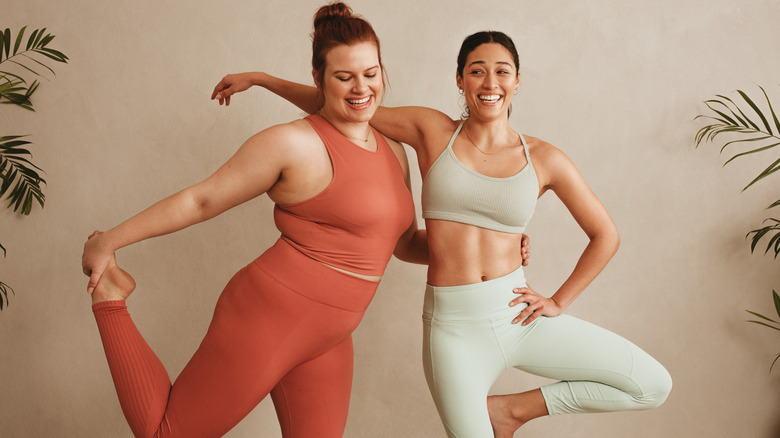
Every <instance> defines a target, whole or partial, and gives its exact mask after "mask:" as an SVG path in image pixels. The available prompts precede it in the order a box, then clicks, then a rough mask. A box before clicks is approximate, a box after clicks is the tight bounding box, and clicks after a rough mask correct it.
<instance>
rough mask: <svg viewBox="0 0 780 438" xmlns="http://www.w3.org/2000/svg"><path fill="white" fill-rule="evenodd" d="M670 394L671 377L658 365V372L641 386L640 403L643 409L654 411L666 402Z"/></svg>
mask: <svg viewBox="0 0 780 438" xmlns="http://www.w3.org/2000/svg"><path fill="white" fill-rule="evenodd" d="M671 392H672V376H671V375H670V374H669V372H668V371H666V368H664V367H663V366H661V365H660V364H659V365H658V370H656V372H655V373H653V375H652V376H651V377H650V378H649V379H647V381H646V382H645V385H643V391H642V393H643V394H642V396H641V400H640V401H641V403H642V405H643V408H644V409H655V408H657V407H659V406H661V405H662V404H663V403H664V402H665V401H666V399H667V398H668V397H669V393H671Z"/></svg>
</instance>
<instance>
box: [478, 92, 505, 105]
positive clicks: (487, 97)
mask: <svg viewBox="0 0 780 438" xmlns="http://www.w3.org/2000/svg"><path fill="white" fill-rule="evenodd" d="M500 98H501V96H499V95H498V94H488V95H481V96H479V100H481V101H484V102H490V103H493V102H498V99H500Z"/></svg>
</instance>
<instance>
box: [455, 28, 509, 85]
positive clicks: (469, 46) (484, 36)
mask: <svg viewBox="0 0 780 438" xmlns="http://www.w3.org/2000/svg"><path fill="white" fill-rule="evenodd" d="M487 43H496V44H501V45H502V46H504V48H505V49H507V50H508V51H509V54H510V55H512V60H513V61H514V62H515V70H516V71H520V57H519V56H518V55H517V49H516V48H515V43H514V42H513V41H512V38H509V36H508V35H507V34H505V33H504V32H498V31H495V30H486V31H482V32H477V33H475V34H472V35H469V36H467V37H466V39H465V40H463V44H461V46H460V52H458V76H460V77H463V69H464V68H466V58H468V57H469V54H471V52H473V51H474V49H476V48H477V47H479V46H481V45H482V44H487Z"/></svg>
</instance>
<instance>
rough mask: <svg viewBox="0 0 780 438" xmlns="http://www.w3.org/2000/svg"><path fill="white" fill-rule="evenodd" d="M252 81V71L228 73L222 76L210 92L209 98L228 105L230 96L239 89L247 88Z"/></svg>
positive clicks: (239, 90)
mask: <svg viewBox="0 0 780 438" xmlns="http://www.w3.org/2000/svg"><path fill="white" fill-rule="evenodd" d="M252 85H254V82H253V81H252V73H237V74H230V75H227V76H225V77H224V78H222V80H221V81H219V83H218V84H217V86H216V87H214V91H213V92H212V93H211V100H214V99H217V100H218V101H219V104H220V105H222V104H223V103H224V104H225V106H228V105H230V96H232V95H233V94H235V93H239V92H241V91H245V90H248V89H249V88H250V87H251V86H252Z"/></svg>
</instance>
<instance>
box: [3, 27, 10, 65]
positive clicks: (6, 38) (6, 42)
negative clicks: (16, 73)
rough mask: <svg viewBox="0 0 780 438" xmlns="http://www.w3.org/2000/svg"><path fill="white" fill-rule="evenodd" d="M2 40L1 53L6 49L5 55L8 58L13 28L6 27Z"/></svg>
mask: <svg viewBox="0 0 780 438" xmlns="http://www.w3.org/2000/svg"><path fill="white" fill-rule="evenodd" d="M0 42H2V43H3V44H2V45H0V55H2V52H3V51H5V57H6V59H8V54H9V53H10V52H11V29H8V28H6V29H5V30H4V31H3V38H2V40H0Z"/></svg>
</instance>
